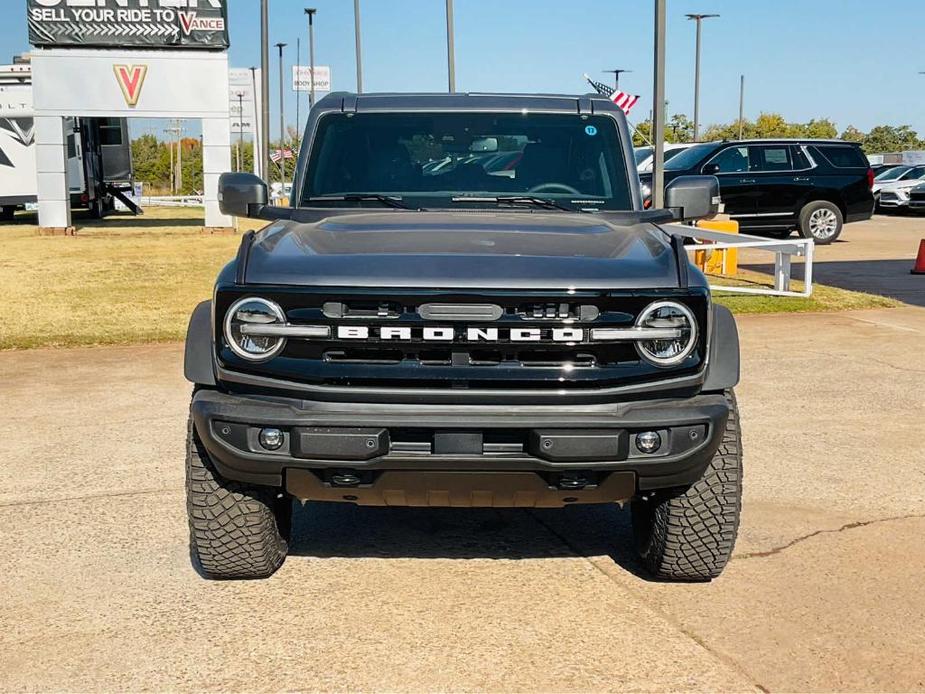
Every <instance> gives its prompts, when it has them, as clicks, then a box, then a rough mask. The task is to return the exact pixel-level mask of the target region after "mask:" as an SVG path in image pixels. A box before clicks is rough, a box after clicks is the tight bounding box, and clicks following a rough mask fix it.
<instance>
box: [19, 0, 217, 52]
mask: <svg viewBox="0 0 925 694" xmlns="http://www.w3.org/2000/svg"><path fill="white" fill-rule="evenodd" d="M26 8H27V16H28V19H29V43H31V44H32V45H33V46H42V47H61V46H64V47H66V46H75V47H76V46H80V47H81V48H90V47H99V48H115V47H119V48H132V47H137V48H211V49H216V50H221V49H225V48H228V6H227V0H26Z"/></svg>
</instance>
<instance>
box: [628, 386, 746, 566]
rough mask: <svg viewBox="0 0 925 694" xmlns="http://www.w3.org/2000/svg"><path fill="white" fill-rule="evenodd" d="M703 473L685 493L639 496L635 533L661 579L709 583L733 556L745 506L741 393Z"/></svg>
mask: <svg viewBox="0 0 925 694" xmlns="http://www.w3.org/2000/svg"><path fill="white" fill-rule="evenodd" d="M726 400H727V401H728V402H729V418H728V419H727V420H726V427H725V430H724V432H723V440H722V442H721V443H720V445H719V448H718V449H717V451H716V453H715V454H714V455H713V459H712V460H711V461H710V464H709V466H708V467H707V469H706V470H705V471H704V473H703V476H701V478H700V479H699V480H697V481H696V482H695V483H694V484H693V485H692V486H691V487H690V488H688V489H687V490H686V491H685V492H684V493H682V494H676V495H671V496H668V497H665V496H661V497H660V496H657V495H656V496H653V497H651V498H649V499H648V500H645V499H643V498H637V499H635V500H633V503H632V506H631V509H632V516H633V533H634V535H635V538H636V549H637V551H638V552H639V556H640V558H641V559H642V562H643V564H644V565H645V567H646V569H648V571H649V572H650V573H652V574H653V575H654V576H656V577H657V578H661V579H667V580H672V581H709V580H710V579H713V578H716V577H717V576H719V575H720V573H722V571H723V568H724V567H725V566H726V563H727V562H728V561H729V557H730V556H732V549H733V547H734V545H735V540H736V534H737V533H738V529H739V515H740V512H741V510H742V437H741V433H740V431H739V411H738V407H737V405H736V399H735V394H734V393H733V392H732V391H731V390H729V391H726Z"/></svg>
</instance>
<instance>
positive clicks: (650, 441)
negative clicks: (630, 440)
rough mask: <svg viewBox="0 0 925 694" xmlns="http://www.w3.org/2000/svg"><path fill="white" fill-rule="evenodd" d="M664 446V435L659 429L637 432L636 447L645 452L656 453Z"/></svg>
mask: <svg viewBox="0 0 925 694" xmlns="http://www.w3.org/2000/svg"><path fill="white" fill-rule="evenodd" d="M661 446H662V437H661V436H659V435H658V432H657V431H643V432H642V433H640V434H636V448H638V449H639V450H640V451H642V452H643V453H655V451H657V450H658V449H659V448H661Z"/></svg>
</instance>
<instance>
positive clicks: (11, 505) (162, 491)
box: [0, 487, 179, 509]
mask: <svg viewBox="0 0 925 694" xmlns="http://www.w3.org/2000/svg"><path fill="white" fill-rule="evenodd" d="M178 491H179V489H178V488H176V487H165V488H163V489H141V490H138V491H135V492H108V493H107V492H104V493H101V494H87V495H85V496H63V497H55V498H54V499H30V500H27V501H8V502H5V503H0V509H3V508H16V507H17V506H38V505H41V504H60V503H61V502H64V501H92V500H93V499H113V498H117V497H123V496H145V495H147V494H166V493H167V492H178Z"/></svg>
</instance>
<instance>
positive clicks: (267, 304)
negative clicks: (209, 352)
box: [225, 297, 286, 361]
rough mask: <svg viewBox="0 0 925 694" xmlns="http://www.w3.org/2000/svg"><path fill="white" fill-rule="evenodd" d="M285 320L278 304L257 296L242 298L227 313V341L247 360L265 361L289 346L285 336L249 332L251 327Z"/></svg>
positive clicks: (234, 350) (278, 323) (280, 323)
mask: <svg viewBox="0 0 925 694" xmlns="http://www.w3.org/2000/svg"><path fill="white" fill-rule="evenodd" d="M285 323H286V314H285V313H283V309H281V308H280V307H279V305H278V304H275V303H273V302H272V301H268V300H267V299H258V298H256V297H249V298H246V299H239V300H238V301H235V302H234V303H233V304H232V305H231V308H229V309H228V313H226V314H225V341H226V342H227V343H228V346H229V347H230V348H231V351H232V352H234V353H235V354H237V355H238V356H239V357H241V358H243V359H247V360H248V361H265V360H267V359H270V358H271V357H274V356H276V355H277V354H279V352H280V351H281V350H282V349H283V347H284V346H285V345H286V338H284V337H261V336H259V335H253V334H249V332H248V326H251V327H253V328H257V327H259V326H267V325H284V324H285Z"/></svg>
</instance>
